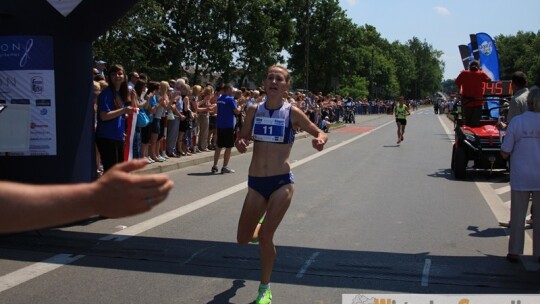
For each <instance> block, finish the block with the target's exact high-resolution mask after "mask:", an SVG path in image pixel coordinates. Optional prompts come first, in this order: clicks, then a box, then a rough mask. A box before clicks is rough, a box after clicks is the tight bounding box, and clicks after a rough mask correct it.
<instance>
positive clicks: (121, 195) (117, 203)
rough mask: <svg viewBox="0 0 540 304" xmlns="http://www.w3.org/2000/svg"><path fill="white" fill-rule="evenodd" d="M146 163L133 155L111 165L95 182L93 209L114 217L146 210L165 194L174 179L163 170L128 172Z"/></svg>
mask: <svg viewBox="0 0 540 304" xmlns="http://www.w3.org/2000/svg"><path fill="white" fill-rule="evenodd" d="M146 164H147V161H146V160H144V159H137V160H132V161H128V162H123V163H119V164H117V165H115V166H114V167H112V168H111V169H110V170H109V171H107V172H105V174H104V175H103V176H102V177H100V178H99V179H98V180H97V181H96V182H95V183H94V184H95V192H94V193H95V203H96V213H97V214H99V215H101V216H105V217H109V218H118V217H124V216H129V215H135V214H138V213H142V212H145V211H148V210H150V209H151V208H152V207H154V206H155V205H157V204H159V203H161V202H162V201H164V200H165V198H167V195H168V194H169V191H170V190H171V189H172V188H173V186H174V183H173V181H172V180H170V179H169V177H168V176H167V175H164V174H150V175H142V174H130V172H132V171H135V170H139V169H142V168H143V167H144V166H145V165H146Z"/></svg>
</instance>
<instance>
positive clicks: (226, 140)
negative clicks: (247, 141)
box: [217, 128, 235, 148]
mask: <svg viewBox="0 0 540 304" xmlns="http://www.w3.org/2000/svg"><path fill="white" fill-rule="evenodd" d="M234 140H235V136H234V129H232V128H230V129H219V128H218V129H217V146H218V147H219V148H232V147H234Z"/></svg>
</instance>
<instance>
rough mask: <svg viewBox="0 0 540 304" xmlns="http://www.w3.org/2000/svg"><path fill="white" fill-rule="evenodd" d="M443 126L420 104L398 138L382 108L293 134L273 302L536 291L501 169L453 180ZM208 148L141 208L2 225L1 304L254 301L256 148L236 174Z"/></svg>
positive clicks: (534, 271)
mask: <svg viewBox="0 0 540 304" xmlns="http://www.w3.org/2000/svg"><path fill="white" fill-rule="evenodd" d="M448 133H451V122H449V121H448V120H447V119H446V118H445V117H443V116H436V115H434V114H433V112H432V110H431V109H430V108H424V109H420V110H418V111H416V112H415V113H413V115H411V116H410V117H409V119H408V125H407V129H406V133H405V141H404V142H403V143H402V144H400V145H397V144H396V127H395V123H394V122H393V118H392V116H388V115H381V116H357V122H356V124H354V125H347V126H345V127H343V128H340V129H336V130H332V131H331V133H329V138H330V140H329V143H328V145H327V147H326V148H325V150H323V151H322V152H316V151H315V150H314V149H312V148H311V143H310V140H309V139H303V138H298V139H297V141H296V143H295V147H294V148H293V153H292V156H291V163H292V164H293V172H294V174H295V180H296V183H295V194H294V198H293V202H292V205H291V207H290V209H289V211H288V213H287V215H286V217H285V219H284V221H283V222H282V224H281V226H280V227H279V229H278V231H277V233H276V236H275V243H276V245H277V251H278V253H277V254H278V255H277V260H276V264H275V269H274V273H273V276H272V290H273V294H274V303H341V297H342V294H368V293H370V294H373V293H431V294H433V293H451V294H456V293H460V294H461V293H468V294H485V293H499V294H501V293H502V294H538V293H539V291H540V275H539V274H540V272H538V263H535V262H534V261H533V260H532V258H531V257H530V256H527V255H530V237H528V238H527V246H526V250H527V252H526V256H524V257H523V258H522V262H521V263H517V264H512V263H509V262H507V261H506V260H505V259H504V256H505V255H506V248H507V242H508V239H507V236H506V231H505V229H503V228H501V227H499V226H498V222H499V221H502V220H505V217H507V216H508V212H509V210H508V209H509V204H508V200H509V199H508V197H509V194H508V193H507V190H508V188H507V187H508V178H507V176H505V175H504V174H500V175H490V176H486V175H483V174H473V176H472V177H471V178H469V179H468V180H465V181H456V180H454V178H453V177H452V174H451V171H450V169H449V167H450V156H451V145H452V136H449V134H448ZM210 155H211V154H210ZM207 157H208V155H206V156H198V157H193V161H192V162H191V163H190V164H189V165H186V166H179V168H180V169H176V170H172V171H167V170H169V169H170V168H169V169H167V170H164V171H167V172H166V174H169V175H170V176H171V177H172V178H173V180H174V181H175V185H176V187H175V189H174V190H173V192H172V193H171V195H170V197H169V198H168V199H167V201H166V202H164V203H163V204H161V205H159V206H157V207H156V208H154V209H153V210H152V211H151V212H149V213H146V214H143V215H139V216H136V217H131V218H126V219H117V220H112V219H104V220H92V221H84V222H80V223H76V224H73V225H67V226H65V227H60V228H53V229H44V230H40V231H32V232H28V233H21V234H14V235H3V236H0V303H251V302H252V301H253V300H254V299H255V296H256V290H257V286H258V280H259V260H258V248H257V246H256V245H248V246H240V245H237V244H236V226H237V221H238V216H239V213H240V208H241V206H242V203H243V199H244V196H245V193H246V176H247V169H248V165H249V161H250V157H251V154H250V153H247V154H245V155H235V156H233V158H232V159H231V167H233V168H234V169H235V170H236V173H234V174H226V175H221V174H218V175H211V174H210V172H209V171H210V167H211V163H208V162H207V161H208V159H207ZM196 159H197V160H196ZM150 169H152V170H162V169H163V168H160V167H159V166H158V165H153V166H151V167H150V168H149V170H150ZM528 233H530V231H529V232H528Z"/></svg>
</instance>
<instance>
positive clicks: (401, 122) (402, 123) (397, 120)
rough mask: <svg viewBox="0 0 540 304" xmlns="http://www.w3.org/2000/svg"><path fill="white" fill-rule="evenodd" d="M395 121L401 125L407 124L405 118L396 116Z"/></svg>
mask: <svg viewBox="0 0 540 304" xmlns="http://www.w3.org/2000/svg"><path fill="white" fill-rule="evenodd" d="M396 122H397V123H399V124H401V125H402V126H406V125H407V119H405V118H396Z"/></svg>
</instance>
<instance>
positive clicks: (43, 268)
mask: <svg viewBox="0 0 540 304" xmlns="http://www.w3.org/2000/svg"><path fill="white" fill-rule="evenodd" d="M392 123H394V121H389V122H387V123H385V124H383V125H380V126H378V127H376V128H374V129H372V130H370V131H368V132H365V133H362V134H360V135H357V136H355V137H353V138H351V139H349V140H346V141H343V142H341V143H339V144H337V145H335V146H332V147H330V148H328V149H324V150H323V151H320V152H318V153H315V154H313V155H311V156H308V157H306V158H304V159H301V160H299V161H297V162H295V163H294V164H291V168H295V167H298V166H300V165H303V164H305V163H307V162H310V161H312V160H314V159H317V158H319V157H321V156H324V155H326V154H327V153H330V152H331V151H334V150H336V149H339V148H341V147H343V146H345V145H348V144H350V143H352V142H354V141H356V140H358V139H360V138H362V137H364V136H366V135H368V134H370V133H373V132H375V131H377V130H379V129H381V128H384V127H386V126H387V125H389V124H392ZM246 188H247V182H242V183H239V184H238V185H235V186H232V187H230V188H227V189H225V190H222V191H220V192H217V193H214V194H212V195H209V196H207V197H204V198H202V199H199V200H197V201H194V202H192V203H189V204H187V205H185V206H182V207H179V208H177V209H174V210H171V211H169V212H166V213H163V214H161V215H158V216H156V217H153V218H151V219H148V220H146V221H144V222H141V223H138V224H135V225H133V226H131V227H128V228H125V229H123V230H121V231H118V232H115V233H113V234H109V235H107V236H104V237H102V238H100V239H99V240H101V241H116V242H122V241H125V240H127V239H129V238H131V237H133V236H136V235H139V234H141V233H144V232H146V231H148V230H150V229H153V228H155V227H157V226H160V225H163V224H165V223H167V222H169V221H172V220H174V219H177V218H179V217H181V216H183V215H186V214H188V213H190V212H193V211H196V210H198V209H200V208H203V207H205V206H208V205H210V204H212V203H214V202H216V201H218V200H220V199H222V198H224V197H227V196H229V195H231V194H234V193H236V192H238V191H242V190H244V189H246ZM317 255H318V253H317ZM83 257H85V256H84V255H78V256H75V257H71V255H66V254H58V255H55V256H53V257H51V258H48V259H46V260H43V261H41V262H38V263H34V264H32V265H29V266H27V267H24V268H22V269H19V270H16V271H14V272H11V273H8V274H6V275H4V276H2V277H0V293H2V292H3V291H6V290H8V289H10V288H13V287H15V286H17V285H20V284H22V283H24V282H27V281H29V280H32V279H35V278H37V277H39V276H41V275H43V274H46V273H48V272H50V271H53V270H55V269H58V268H60V267H62V266H64V265H69V264H71V263H73V262H75V261H76V260H79V259H81V258H83ZM308 267H309V265H308ZM306 270H307V268H306ZM297 276H298V275H297Z"/></svg>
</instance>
